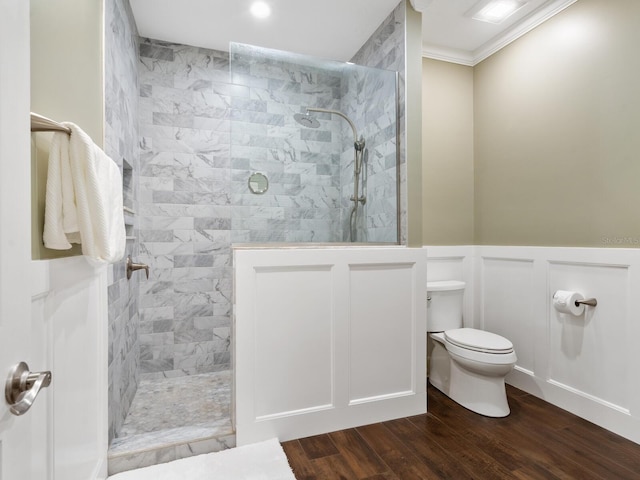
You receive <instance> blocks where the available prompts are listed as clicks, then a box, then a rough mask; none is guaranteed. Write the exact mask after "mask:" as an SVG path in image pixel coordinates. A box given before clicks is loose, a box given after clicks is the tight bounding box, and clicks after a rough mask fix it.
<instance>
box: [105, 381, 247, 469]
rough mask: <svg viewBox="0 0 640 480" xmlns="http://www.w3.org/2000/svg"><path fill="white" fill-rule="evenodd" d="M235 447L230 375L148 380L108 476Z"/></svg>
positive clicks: (112, 454) (114, 448)
mask: <svg viewBox="0 0 640 480" xmlns="http://www.w3.org/2000/svg"><path fill="white" fill-rule="evenodd" d="M234 446H235V434H234V431H233V425H232V422H231V372H230V371H224V372H216V373H202V374H198V375H189V376H182V377H173V378H164V377H162V378H151V379H143V380H141V381H140V384H139V386H138V390H137V392H136V396H135V398H134V400H133V403H132V404H131V408H130V409H129V414H128V415H127V418H126V420H125V422H124V424H123V426H122V428H121V429H120V432H119V433H118V436H117V437H116V438H115V439H114V440H113V441H112V442H111V445H110V447H109V475H113V474H115V473H119V472H123V471H126V470H132V469H135V468H141V467H146V466H149V465H156V464H159V463H164V462H169V461H172V460H177V459H179V458H186V457H190V456H193V455H200V454H203V453H210V452H217V451H220V450H224V449H227V448H232V447H234Z"/></svg>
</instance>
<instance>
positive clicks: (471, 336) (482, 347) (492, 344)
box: [444, 328, 513, 355]
mask: <svg viewBox="0 0 640 480" xmlns="http://www.w3.org/2000/svg"><path fill="white" fill-rule="evenodd" d="M444 339H445V341H447V342H448V343H450V344H452V345H455V346H456V347H460V348H463V349H465V350H473V351H474V352H482V353H490V354H498V355H500V354H506V353H511V352H513V344H512V343H511V342H510V341H509V340H507V339H506V338H504V337H501V336H500V335H496V334H495V333H491V332H485V331H484V330H477V329H475V328H456V329H453V330H447V331H445V332H444Z"/></svg>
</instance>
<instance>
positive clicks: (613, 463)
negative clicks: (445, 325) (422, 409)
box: [282, 386, 640, 480]
mask: <svg viewBox="0 0 640 480" xmlns="http://www.w3.org/2000/svg"><path fill="white" fill-rule="evenodd" d="M427 391H428V397H429V412H428V413H427V414H425V415H418V416H415V417H409V418H403V419H399V420H392V421H389V422H384V423H378V424H374V425H367V426H364V427H358V428H353V429H349V430H342V431H339V432H333V433H329V434H326V435H317V436H315V437H309V438H303V439H300V440H293V441H290V442H285V443H283V445H282V447H283V448H284V451H285V452H286V454H287V457H288V458H289V464H290V465H291V468H292V469H293V472H294V474H295V476H296V479H297V480H313V479H348V480H413V479H416V480H417V479H439V478H451V479H456V480H457V479H470V478H473V479H493V478H509V479H544V480H549V479H606V480H611V479H640V445H637V444H635V443H633V442H631V441H629V440H626V439H624V438H622V437H620V436H618V435H615V434H613V433H611V432H609V431H607V430H604V429H602V428H600V427H598V426H596V425H594V424H592V423H589V422H587V421H586V420H583V419H581V418H579V417H576V416H575V415H572V414H570V413H568V412H565V411H564V410H561V409H559V408H557V407H555V406H553V405H551V404H549V403H547V402H545V401H543V400H540V399H539V398H537V397H534V396H532V395H529V394H527V393H525V392H523V391H521V390H518V389H516V388H513V387H510V386H508V387H507V394H508V396H509V405H510V406H511V415H509V416H508V417H506V418H500V419H495V418H486V417H482V416H480V415H477V414H475V413H473V412H470V411H469V410H466V409H465V408H463V407H461V406H459V405H458V404H457V403H455V402H453V401H451V400H450V399H449V398H448V397H446V396H445V395H443V394H442V393H440V392H439V391H438V390H436V389H435V388H433V387H431V386H429V387H428V389H427Z"/></svg>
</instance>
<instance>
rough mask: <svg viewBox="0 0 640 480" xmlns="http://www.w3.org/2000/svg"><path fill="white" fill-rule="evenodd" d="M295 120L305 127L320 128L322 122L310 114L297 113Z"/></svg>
mask: <svg viewBox="0 0 640 480" xmlns="http://www.w3.org/2000/svg"><path fill="white" fill-rule="evenodd" d="M293 118H294V119H295V121H296V122H298V123H299V124H300V125H302V126H303V127H307V128H318V127H319V126H320V122H319V121H318V120H317V119H315V118H314V117H312V116H311V115H309V114H308V113H296V114H295V115H294V116H293Z"/></svg>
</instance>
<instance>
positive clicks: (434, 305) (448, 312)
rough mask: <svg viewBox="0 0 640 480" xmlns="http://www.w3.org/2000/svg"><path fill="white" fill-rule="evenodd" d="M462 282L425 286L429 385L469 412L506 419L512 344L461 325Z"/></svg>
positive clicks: (497, 336) (512, 352)
mask: <svg viewBox="0 0 640 480" xmlns="http://www.w3.org/2000/svg"><path fill="white" fill-rule="evenodd" d="M464 287H465V283H464V282H459V281H455V280H454V281H451V280H450V281H440V282H427V331H428V333H429V337H431V338H432V339H433V340H434V342H433V350H432V352H431V361H430V366H429V383H431V385H433V386H434V387H436V388H437V389H438V390H440V391H441V392H442V393H444V394H445V395H447V396H448V397H449V398H451V399H452V400H454V401H455V402H457V403H459V404H460V405H462V406H463V407H466V408H468V409H469V410H471V411H473V412H476V413H479V414H480V415H485V416H487V417H506V416H507V415H509V412H510V410H509V404H508V403H507V394H506V391H505V386H504V377H505V376H506V375H507V373H509V372H510V371H511V370H512V369H513V366H514V365H515V363H516V360H517V357H516V353H515V352H514V350H513V344H512V343H511V342H510V341H509V340H507V339H506V338H504V337H501V336H500V335H496V334H494V333H489V332H485V331H483V330H476V329H474V328H460V327H462V297H463V295H464Z"/></svg>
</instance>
